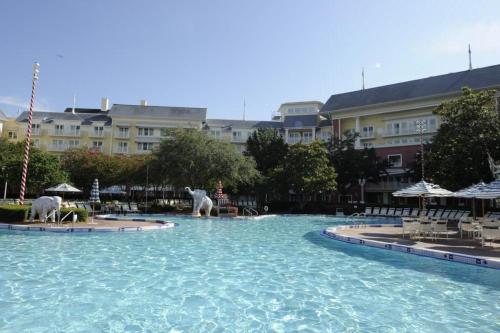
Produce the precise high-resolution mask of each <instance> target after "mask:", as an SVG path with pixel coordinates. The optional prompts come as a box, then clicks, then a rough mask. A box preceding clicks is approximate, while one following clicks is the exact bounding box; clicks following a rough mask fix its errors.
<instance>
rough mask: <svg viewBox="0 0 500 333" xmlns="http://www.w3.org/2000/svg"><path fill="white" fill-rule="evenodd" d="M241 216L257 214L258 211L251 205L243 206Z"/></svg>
mask: <svg viewBox="0 0 500 333" xmlns="http://www.w3.org/2000/svg"><path fill="white" fill-rule="evenodd" d="M242 214H243V216H258V215H259V212H258V211H257V210H255V209H253V208H251V207H245V208H243V211H242Z"/></svg>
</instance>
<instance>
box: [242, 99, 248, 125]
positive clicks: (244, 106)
mask: <svg viewBox="0 0 500 333" xmlns="http://www.w3.org/2000/svg"><path fill="white" fill-rule="evenodd" d="M246 108H247V103H246V101H245V99H244V98H243V120H245V112H246Z"/></svg>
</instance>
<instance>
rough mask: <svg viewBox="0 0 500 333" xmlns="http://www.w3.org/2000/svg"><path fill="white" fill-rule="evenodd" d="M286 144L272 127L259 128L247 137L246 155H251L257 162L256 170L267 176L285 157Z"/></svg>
mask: <svg viewBox="0 0 500 333" xmlns="http://www.w3.org/2000/svg"><path fill="white" fill-rule="evenodd" d="M287 151H288V145H287V144H286V143H285V140H284V139H283V136H282V135H281V134H280V133H279V132H278V131H277V130H276V129H272V128H259V129H258V130H257V131H255V132H253V133H252V135H250V136H249V137H248V140H247V148H246V151H245V155H246V156H251V157H253V159H254V160H255V162H256V164H257V170H259V171H260V172H261V173H262V175H264V176H267V175H268V174H269V172H270V171H271V170H273V169H274V168H275V167H276V166H278V165H279V164H280V163H281V162H282V161H283V159H284V158H285V156H286V154H287Z"/></svg>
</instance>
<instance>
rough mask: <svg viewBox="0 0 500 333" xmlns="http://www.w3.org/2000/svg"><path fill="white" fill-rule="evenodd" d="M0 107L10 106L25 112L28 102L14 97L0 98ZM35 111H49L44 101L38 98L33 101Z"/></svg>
mask: <svg viewBox="0 0 500 333" xmlns="http://www.w3.org/2000/svg"><path fill="white" fill-rule="evenodd" d="M0 105H5V106H10V107H14V108H20V109H22V110H27V109H28V108H29V101H27V100H24V99H22V98H18V97H15V96H0ZM35 110H37V111H51V110H50V108H49V106H48V103H47V101H46V100H45V99H43V98H40V99H36V100H35Z"/></svg>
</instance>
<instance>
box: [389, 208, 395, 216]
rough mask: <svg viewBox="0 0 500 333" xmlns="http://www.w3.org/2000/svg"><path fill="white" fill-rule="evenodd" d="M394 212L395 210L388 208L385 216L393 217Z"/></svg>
mask: <svg viewBox="0 0 500 333" xmlns="http://www.w3.org/2000/svg"><path fill="white" fill-rule="evenodd" d="M395 211H396V210H395V209H394V208H389V209H387V216H394V212H395Z"/></svg>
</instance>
